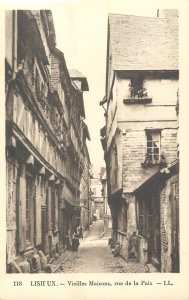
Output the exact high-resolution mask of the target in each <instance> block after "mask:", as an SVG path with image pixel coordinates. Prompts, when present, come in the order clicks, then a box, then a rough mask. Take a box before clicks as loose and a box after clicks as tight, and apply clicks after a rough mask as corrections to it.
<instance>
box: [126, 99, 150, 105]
mask: <svg viewBox="0 0 189 300" xmlns="http://www.w3.org/2000/svg"><path fill="white" fill-rule="evenodd" d="M151 102H152V98H127V99H123V103H124V104H148V103H151Z"/></svg>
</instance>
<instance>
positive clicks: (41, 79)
mask: <svg viewBox="0 0 189 300" xmlns="http://www.w3.org/2000/svg"><path fill="white" fill-rule="evenodd" d="M5 81H6V82H5V92H6V164H7V172H6V175H7V271H8V272H38V271H39V270H40V269H41V268H44V264H43V265H42V264H41V260H43V262H44V261H46V262H47V260H48V258H52V257H53V256H55V255H56V254H58V253H60V251H61V249H65V248H67V247H68V246H69V245H68V243H69V242H68V241H70V239H71V236H72V233H73V231H74V230H75V228H76V227H77V226H79V225H80V192H81V191H80V181H81V177H82V173H83V170H84V155H85V153H84V150H83V149H86V147H87V146H86V144H85V139H83V128H82V122H83V118H84V117H85V112H84V103H83V91H86V90H88V83H87V79H86V78H85V77H82V78H80V79H79V80H78V84H79V85H80V86H79V87H78V86H77V85H76V84H75V82H74V80H73V79H72V75H71V74H70V73H69V72H68V69H67V66H66V62H65V58H64V54H63V53H62V52H61V51H60V50H58V49H57V48H56V35H55V30H54V24H53V17H52V13H51V11H49V10H46V11H45V10H43V11H25V10H22V11H7V12H6V59H5ZM85 151H86V150H85Z"/></svg>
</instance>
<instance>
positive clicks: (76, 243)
mask: <svg viewBox="0 0 189 300" xmlns="http://www.w3.org/2000/svg"><path fill="white" fill-rule="evenodd" d="M78 247H79V236H78V234H77V232H76V231H75V232H74V234H73V238H72V251H77V250H78Z"/></svg>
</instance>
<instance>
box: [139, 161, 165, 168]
mask: <svg viewBox="0 0 189 300" xmlns="http://www.w3.org/2000/svg"><path fill="white" fill-rule="evenodd" d="M141 166H142V167H144V168H152V167H155V166H159V167H166V166H167V164H166V163H165V162H157V163H155V162H143V163H141Z"/></svg>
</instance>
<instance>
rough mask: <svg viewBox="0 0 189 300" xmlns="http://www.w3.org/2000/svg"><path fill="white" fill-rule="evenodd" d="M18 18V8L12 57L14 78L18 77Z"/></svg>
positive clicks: (14, 24) (14, 11)
mask: <svg viewBox="0 0 189 300" xmlns="http://www.w3.org/2000/svg"><path fill="white" fill-rule="evenodd" d="M17 20H18V18H17V10H13V59H12V70H13V72H12V73H13V74H12V79H13V80H15V79H16V71H17V40H18V21H17Z"/></svg>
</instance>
